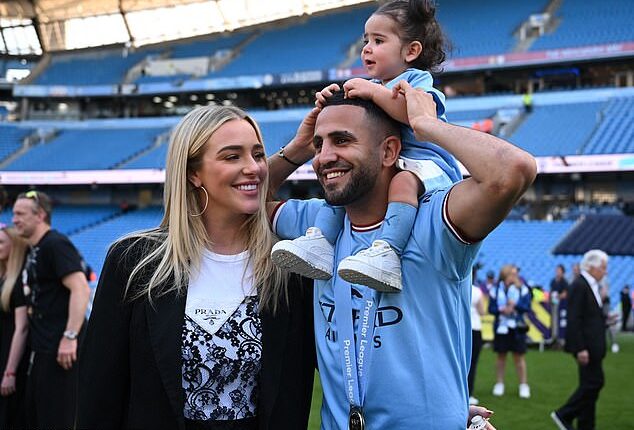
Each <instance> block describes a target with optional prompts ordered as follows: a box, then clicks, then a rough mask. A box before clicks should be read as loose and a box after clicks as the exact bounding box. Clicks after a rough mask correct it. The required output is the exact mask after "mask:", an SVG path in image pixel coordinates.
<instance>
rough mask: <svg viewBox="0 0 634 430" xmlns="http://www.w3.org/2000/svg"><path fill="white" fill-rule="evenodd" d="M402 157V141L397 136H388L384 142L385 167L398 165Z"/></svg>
mask: <svg viewBox="0 0 634 430" xmlns="http://www.w3.org/2000/svg"><path fill="white" fill-rule="evenodd" d="M400 155H401V139H400V138H399V137H397V136H388V137H386V138H385V140H384V141H383V165H384V166H387V167H390V166H393V165H394V164H396V160H398V157H399V156H400Z"/></svg>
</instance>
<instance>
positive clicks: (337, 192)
mask: <svg viewBox="0 0 634 430" xmlns="http://www.w3.org/2000/svg"><path fill="white" fill-rule="evenodd" d="M362 170H363V171H362ZM348 172H349V174H350V179H349V180H348V183H347V184H346V185H345V186H344V188H343V189H333V190H328V189H327V188H325V187H324V198H325V199H326V202H327V203H328V204H329V205H332V206H346V205H349V204H351V203H354V202H356V201H357V200H359V199H360V198H361V197H364V196H365V195H366V194H368V193H369V192H370V191H371V190H372V188H373V187H374V184H375V183H376V179H377V177H378V170H377V169H374V168H371V167H370V166H364V168H363V169H360V168H356V169H355V168H352V169H350V170H349V171H348ZM322 186H323V184H322Z"/></svg>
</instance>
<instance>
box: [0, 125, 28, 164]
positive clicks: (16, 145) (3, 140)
mask: <svg viewBox="0 0 634 430" xmlns="http://www.w3.org/2000/svg"><path fill="white" fill-rule="evenodd" d="M32 132H33V130H31V129H26V128H20V127H16V126H15V125H13V124H0V163H1V162H2V161H3V160H5V159H6V158H7V157H9V156H10V155H11V154H13V153H15V152H16V151H17V150H19V149H20V148H22V141H23V139H24V138H25V137H26V136H28V135H29V134H31V133H32Z"/></svg>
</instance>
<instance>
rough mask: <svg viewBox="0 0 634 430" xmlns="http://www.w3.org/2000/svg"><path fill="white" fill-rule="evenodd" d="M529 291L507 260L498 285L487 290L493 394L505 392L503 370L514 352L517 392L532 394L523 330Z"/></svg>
mask: <svg viewBox="0 0 634 430" xmlns="http://www.w3.org/2000/svg"><path fill="white" fill-rule="evenodd" d="M530 307H531V294H530V290H529V289H528V287H527V286H526V285H525V284H524V283H523V282H522V281H521V280H520V278H519V275H518V271H517V267H516V266H514V265H512V264H507V265H506V266H503V267H502V269H500V276H499V281H498V285H497V286H496V287H495V288H493V289H492V290H491V291H490V292H489V313H491V314H493V315H494V316H495V321H494V323H493V330H494V339H493V350H494V351H495V352H496V353H497V360H496V363H495V370H496V372H495V373H496V383H495V385H494V386H493V395H494V396H502V395H504V389H505V388H504V373H505V368H506V355H507V353H509V352H512V353H513V361H514V363H515V370H516V371H517V377H518V379H519V381H520V385H519V396H520V398H522V399H528V398H530V396H531V391H530V386H529V385H528V377H527V371H526V332H527V331H528V327H527V326H526V322H525V314H526V313H527V312H529V311H530Z"/></svg>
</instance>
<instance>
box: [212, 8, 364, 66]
mask: <svg viewBox="0 0 634 430" xmlns="http://www.w3.org/2000/svg"><path fill="white" fill-rule="evenodd" d="M374 9H375V8H374V7H371V8H362V9H355V10H352V11H347V12H339V13H332V14H329V15H323V16H315V17H310V18H308V19H307V20H306V22H302V23H297V24H292V25H290V26H288V27H285V28H273V29H270V30H268V31H265V32H263V33H262V34H261V35H260V36H259V37H258V38H256V39H255V40H254V41H252V42H250V43H249V44H247V45H246V46H245V47H244V48H243V49H242V50H241V52H240V54H239V55H238V57H237V58H236V59H235V60H233V61H232V62H231V63H229V64H228V65H227V66H226V67H224V68H223V69H221V70H219V71H218V72H215V73H212V74H211V76H212V77H215V76H223V77H226V76H238V75H259V74H263V73H287V72H288V73H290V72H301V71H306V70H322V69H328V68H331V67H336V66H337V65H339V63H341V62H342V61H343V60H344V59H345V58H346V56H347V50H348V48H349V47H350V46H351V45H352V44H353V43H355V42H356V41H357V40H358V39H359V37H360V36H361V34H363V24H364V23H365V20H366V19H367V18H368V16H370V14H371V13H372V11H373V10H374ZM281 25H285V24H284V23H282V24H281Z"/></svg>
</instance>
